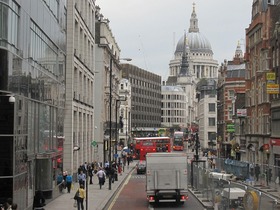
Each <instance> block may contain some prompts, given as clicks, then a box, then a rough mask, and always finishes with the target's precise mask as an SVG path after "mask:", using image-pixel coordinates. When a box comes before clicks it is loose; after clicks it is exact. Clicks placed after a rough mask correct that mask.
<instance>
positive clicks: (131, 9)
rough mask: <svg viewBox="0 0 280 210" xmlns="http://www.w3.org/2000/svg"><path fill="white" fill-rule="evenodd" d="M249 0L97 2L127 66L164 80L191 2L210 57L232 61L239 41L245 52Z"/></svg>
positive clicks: (186, 25) (249, 10) (117, 0)
mask: <svg viewBox="0 0 280 210" xmlns="http://www.w3.org/2000/svg"><path fill="white" fill-rule="evenodd" d="M252 2H253V0H169V1H168V0H97V1H96V5H99V6H100V8H101V10H100V12H101V13H102V14H103V15H104V18H108V19H109V21H110V23H109V25H110V28H111V29H112V32H113V34H114V36H115V39H116V41H117V43H118V45H119V47H120V49H121V57H122V58H127V57H128V58H132V59H133V60H132V61H131V62H130V63H131V64H133V65H135V66H138V67H140V68H142V69H145V70H148V71H150V72H153V73H155V74H158V75H160V76H162V79H163V80H164V79H166V78H167V76H168V74H169V62H170V60H171V59H172V58H173V56H174V51H175V48H176V45H177V42H178V41H179V39H180V38H181V37H182V36H183V35H184V31H185V30H186V31H188V29H189V26H190V17H191V13H192V9H193V3H195V10H196V14H197V18H198V27H199V30H200V32H201V33H202V34H203V35H204V36H205V37H206V38H207V39H208V40H209V42H210V43H211V46H212V50H213V53H214V56H213V58H214V59H215V60H217V61H218V63H219V64H220V63H221V62H223V60H224V59H227V60H231V59H232V58H233V56H234V52H235V49H236V46H237V43H238V41H240V43H241V47H242V49H243V52H244V44H245V29H246V28H247V27H248V26H249V24H250V22H251V6H252Z"/></svg>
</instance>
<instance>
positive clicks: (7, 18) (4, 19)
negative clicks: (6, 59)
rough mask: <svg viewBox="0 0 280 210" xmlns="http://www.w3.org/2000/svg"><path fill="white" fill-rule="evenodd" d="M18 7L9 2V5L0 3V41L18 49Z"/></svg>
mask: <svg viewBox="0 0 280 210" xmlns="http://www.w3.org/2000/svg"><path fill="white" fill-rule="evenodd" d="M18 23H19V6H18V5H17V4H16V3H15V2H14V1H10V5H7V4H4V3H1V2H0V39H3V40H6V41H7V42H8V43H10V44H11V45H14V46H15V47H16V48H17V47H18Z"/></svg>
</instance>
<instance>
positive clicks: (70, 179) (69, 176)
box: [66, 174, 72, 193]
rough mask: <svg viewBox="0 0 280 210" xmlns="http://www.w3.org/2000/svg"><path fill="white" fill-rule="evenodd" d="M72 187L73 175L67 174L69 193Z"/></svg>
mask: <svg viewBox="0 0 280 210" xmlns="http://www.w3.org/2000/svg"><path fill="white" fill-rule="evenodd" d="M71 187H72V175H70V174H67V176H66V188H67V192H68V193H70V191H71Z"/></svg>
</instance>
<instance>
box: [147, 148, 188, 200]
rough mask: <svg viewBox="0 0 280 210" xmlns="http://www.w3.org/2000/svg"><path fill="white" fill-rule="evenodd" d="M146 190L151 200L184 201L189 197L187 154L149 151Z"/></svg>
mask: <svg viewBox="0 0 280 210" xmlns="http://www.w3.org/2000/svg"><path fill="white" fill-rule="evenodd" d="M146 164H147V165H146V167H147V169H146V192H147V198H148V200H149V202H173V201H175V202H178V203H180V202H184V201H185V200H186V199H187V197H188V196H187V192H188V181H187V155H186V154H185V153H148V154H147V155H146Z"/></svg>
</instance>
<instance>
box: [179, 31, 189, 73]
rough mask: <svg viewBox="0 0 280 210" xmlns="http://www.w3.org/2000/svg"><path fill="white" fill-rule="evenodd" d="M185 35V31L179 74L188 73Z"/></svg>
mask: <svg viewBox="0 0 280 210" xmlns="http://www.w3.org/2000/svg"><path fill="white" fill-rule="evenodd" d="M186 48H187V37H186V31H185V34H184V49H183V55H182V64H181V69H180V74H179V75H180V76H187V75H189V63H188V57H187V52H186Z"/></svg>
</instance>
